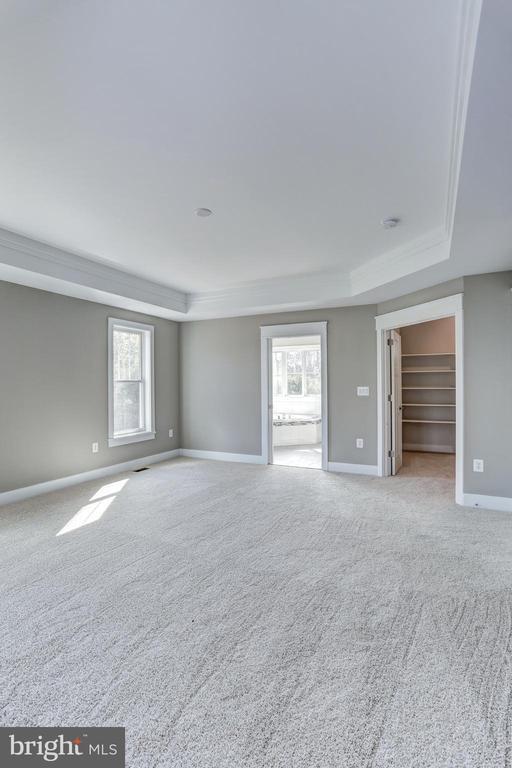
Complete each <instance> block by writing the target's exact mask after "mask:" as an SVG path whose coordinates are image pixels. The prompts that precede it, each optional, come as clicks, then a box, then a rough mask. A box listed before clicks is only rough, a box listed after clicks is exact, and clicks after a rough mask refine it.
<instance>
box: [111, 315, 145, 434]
mask: <svg viewBox="0 0 512 768" xmlns="http://www.w3.org/2000/svg"><path fill="white" fill-rule="evenodd" d="M115 329H121V330H128V331H129V330H137V331H139V332H140V333H141V334H142V381H143V392H144V395H143V397H144V399H143V406H144V413H145V429H144V430H143V431H140V430H137V431H135V432H130V433H128V434H123V435H118V436H116V435H115V434H114V330H115ZM154 337H155V327H154V326H153V325H147V324H146V323H136V322H134V321H133V320H121V319H120V318H116V317H109V318H108V447H109V448H114V447H115V446H116V445H128V444H129V443H140V442H142V441H143V440H154V439H155V435H156V431H155V361H154V358H155V355H154V349H155V342H154Z"/></svg>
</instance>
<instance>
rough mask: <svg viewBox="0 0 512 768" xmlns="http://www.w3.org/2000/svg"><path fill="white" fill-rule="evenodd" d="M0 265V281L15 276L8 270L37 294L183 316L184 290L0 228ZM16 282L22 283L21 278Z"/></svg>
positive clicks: (184, 304)
mask: <svg viewBox="0 0 512 768" xmlns="http://www.w3.org/2000/svg"><path fill="white" fill-rule="evenodd" d="M0 262H1V263H0V279H7V280H8V279H9V275H10V274H13V276H14V274H15V273H11V272H10V270H9V267H10V268H11V269H14V270H16V271H21V272H25V273H26V275H29V274H30V275H31V280H30V284H31V285H33V287H35V288H41V290H50V291H53V292H54V293H61V294H64V295H71V296H73V295H75V291H76V289H77V288H79V289H80V292H81V295H80V296H79V298H84V299H87V300H89V301H96V302H99V303H101V304H109V303H111V301H112V298H113V297H117V298H118V299H120V298H121V297H122V299H123V300H124V303H123V304H122V306H123V307H125V308H126V309H130V308H131V306H130V302H132V301H135V302H139V303H141V304H145V305H146V306H147V307H148V308H149V311H151V310H152V309H153V308H154V310H155V314H162V310H163V311H164V314H163V316H164V317H165V316H168V315H169V313H171V314H172V315H173V316H175V315H176V314H182V313H185V312H186V311H187V296H186V294H185V293H183V292H182V291H178V290H176V289H175V288H170V287H169V286H167V285H163V284H161V283H154V282H152V281H150V280H146V279H145V278H142V277H138V276H137V275H132V274H130V273H129V272H125V271H123V270H121V269H117V268H116V267H113V266H110V265H109V264H107V263H105V262H102V261H101V260H100V259H98V258H96V257H90V256H88V255H87V256H80V255H78V254H77V253H72V252H71V251H66V250H64V249H62V248H55V247H54V246H52V245H48V244H47V243H43V242H41V241H39V240H34V239H33V238H30V237H25V236H23V235H19V234H17V233H16V232H11V231H9V230H7V229H0ZM4 269H5V274H4ZM14 282H18V280H16V279H15V280H14ZM19 282H21V284H23V283H24V282H25V281H24V280H23V275H22V274H21V275H20V281H19ZM146 311H147V310H146Z"/></svg>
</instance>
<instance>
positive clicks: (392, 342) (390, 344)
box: [388, 338, 395, 347]
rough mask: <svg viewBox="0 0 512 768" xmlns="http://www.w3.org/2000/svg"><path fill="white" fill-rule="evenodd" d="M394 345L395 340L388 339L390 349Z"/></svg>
mask: <svg viewBox="0 0 512 768" xmlns="http://www.w3.org/2000/svg"><path fill="white" fill-rule="evenodd" d="M394 343H395V342H394V341H393V339H391V338H390V339H388V347H392V346H393V344H394Z"/></svg>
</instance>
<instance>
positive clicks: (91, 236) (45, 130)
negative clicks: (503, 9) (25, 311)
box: [0, 0, 500, 319]
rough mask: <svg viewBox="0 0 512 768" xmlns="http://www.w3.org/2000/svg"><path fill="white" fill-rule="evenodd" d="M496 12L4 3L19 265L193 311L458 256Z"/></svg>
mask: <svg viewBox="0 0 512 768" xmlns="http://www.w3.org/2000/svg"><path fill="white" fill-rule="evenodd" d="M495 2H497V3H498V4H499V2H500V0H495ZM479 11H480V2H479V0H453V1H452V0H450V2H447V0H415V2H414V3H411V2H410V0H389V1H388V2H386V3H383V2H382V0H364V2H363V1H362V0H344V1H343V2H342V1H340V0H285V1H284V2H279V3H277V2H275V0H258V2H253V3H246V2H240V0H218V2H216V3H203V2H199V1H198V0H173V2H172V3H168V2H164V1H163V0H161V1H157V0H152V1H151V2H133V1H129V2H127V1H126V0H109V2H108V3H106V2H105V0H75V2H72V3H70V2H64V1H63V0H62V1H59V0H10V2H5V0H4V1H3V2H1V3H0V109H1V112H2V115H1V119H0V167H1V178H2V183H1V184H0V226H1V227H3V228H4V230H7V231H6V232H3V233H0V262H3V267H2V265H0V278H2V277H3V278H4V279H8V280H15V281H16V282H24V283H26V284H34V285H38V286H39V287H45V288H48V289H50V290H56V291H59V292H64V293H69V294H71V295H79V296H82V297H83V298H92V299H93V300H98V301H107V302H108V303H114V304H115V303H116V302H117V303H118V305H119V306H131V307H132V308H136V309H149V310H150V311H153V312H154V313H156V314H163V315H164V316H170V317H177V318H179V319H190V318H194V317H200V316H219V315H226V314H238V313H251V312H256V311H262V310H273V309H283V308H287V307H290V308H291V307H293V308H298V307H307V306H322V305H334V304H344V303H352V302H355V301H358V302H361V301H363V300H366V298H367V297H371V295H372V291H373V292H374V293H375V291H376V292H377V293H379V297H381V294H382V296H383V297H386V296H388V295H389V296H391V294H392V293H393V292H394V291H396V290H397V287H398V286H400V285H403V281H404V280H408V279H410V278H412V277H414V276H415V275H418V274H422V272H423V271H425V270H427V271H428V267H432V265H436V267H435V269H436V270H437V268H438V266H439V265H443V266H444V267H446V266H447V264H449V263H450V257H451V250H450V248H451V244H452V234H453V221H454V213H455V201H456V192H457V184H458V178H459V168H460V157H461V152H462V143H463V136H464V127H465V123H466V120H465V117H466V108H467V104H468V97H469V87H470V83H471V72H472V65H473V53H474V47H475V41H476V32H477V28H478V18H479ZM199 206H207V207H209V208H211V209H213V211H214V215H213V216H211V217H210V218H207V219H201V218H198V217H196V216H195V215H194V209H195V208H197V207H199ZM386 216H398V217H400V218H401V220H402V224H401V226H400V227H398V228H396V229H394V230H384V229H382V227H380V225H379V222H380V220H381V219H382V218H383V217H386ZM13 233H14V234H13ZM18 235H23V236H25V237H19V236H18ZM27 238H28V239H27ZM41 243H45V244H49V245H50V246H53V247H46V246H42V245H41ZM450 268H451V267H450ZM482 271H485V270H484V269H482ZM461 274H462V273H461ZM134 276H135V277H134ZM137 278H138V279H137ZM383 286H384V287H385V288H384V293H382V290H383Z"/></svg>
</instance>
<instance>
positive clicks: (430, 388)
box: [402, 387, 455, 390]
mask: <svg viewBox="0 0 512 768" xmlns="http://www.w3.org/2000/svg"><path fill="white" fill-rule="evenodd" d="M402 389H425V390H426V389H452V390H454V389H455V387H402Z"/></svg>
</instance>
